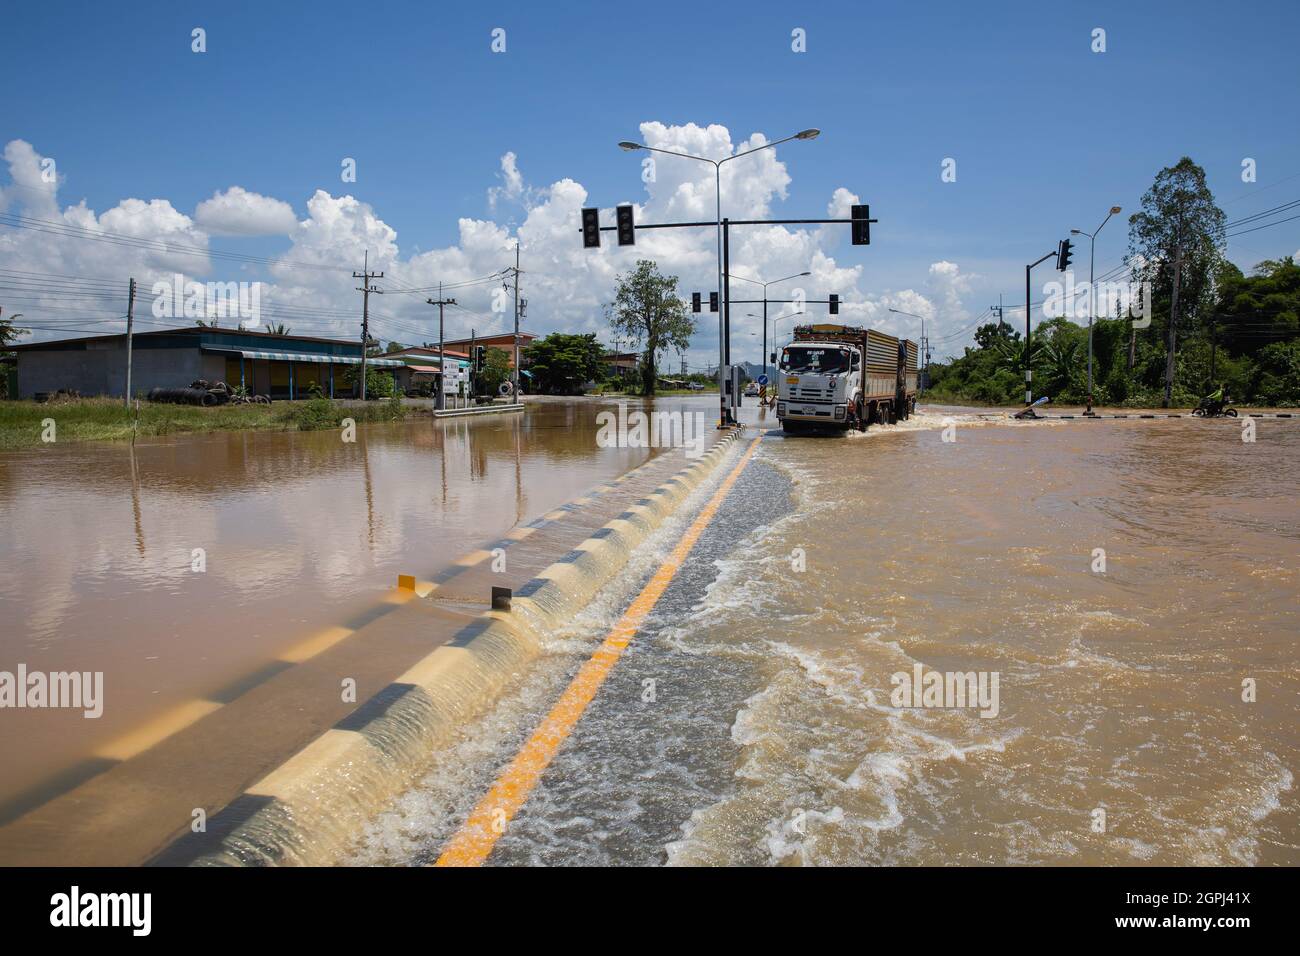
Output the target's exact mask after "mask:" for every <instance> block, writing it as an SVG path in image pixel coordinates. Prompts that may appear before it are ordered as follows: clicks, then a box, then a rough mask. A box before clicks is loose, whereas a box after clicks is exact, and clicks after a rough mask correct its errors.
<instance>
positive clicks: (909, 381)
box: [776, 325, 917, 432]
mask: <svg viewBox="0 0 1300 956" xmlns="http://www.w3.org/2000/svg"><path fill="white" fill-rule="evenodd" d="M916 360H917V347H916V343H915V342H911V341H909V340H907V339H902V340H899V339H896V338H894V336H892V335H887V334H886V333H884V332H878V331H876V330H875V329H862V328H857V327H855V326H850V325H801V326H798V327H797V328H796V329H795V330H794V339H793V341H791V342H790V344H789V345H787V346H786V347H785V348H784V349H782V350H781V355H780V359H779V361H778V363H777V364H778V375H777V388H778V391H777V403H776V415H777V418H778V419H780V421H781V427H782V429H783V430H784V431H787V432H798V431H805V430H808V429H813V428H819V427H820V428H838V429H849V428H856V429H858V430H860V431H865V430H866V429H867V426H869V425H873V424H893V423H894V422H897V421H899V420H900V419H904V418H907V417H908V416H909V415H910V414H911V413H912V412H913V411H915V410H916V384H917V380H916Z"/></svg>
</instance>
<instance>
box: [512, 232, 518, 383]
mask: <svg viewBox="0 0 1300 956" xmlns="http://www.w3.org/2000/svg"><path fill="white" fill-rule="evenodd" d="M511 375H512V378H513V384H514V388H512V389H511V395H512V397H513V400H514V401H516V402H517V401H519V240H518V239H517V238H516V239H515V367H514V369H512V371H511Z"/></svg>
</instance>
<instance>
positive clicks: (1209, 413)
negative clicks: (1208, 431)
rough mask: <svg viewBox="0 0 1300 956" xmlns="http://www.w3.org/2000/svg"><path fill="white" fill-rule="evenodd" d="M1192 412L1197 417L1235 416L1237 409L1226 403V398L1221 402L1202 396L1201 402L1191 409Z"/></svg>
mask: <svg viewBox="0 0 1300 956" xmlns="http://www.w3.org/2000/svg"><path fill="white" fill-rule="evenodd" d="M1192 414H1193V415H1194V416H1195V417H1197V418H1236V417H1237V410H1236V409H1235V408H1233V407H1231V406H1230V405H1229V404H1228V400H1227V399H1226V398H1225V399H1224V400H1223V401H1221V402H1212V401H1210V400H1209V399H1204V398H1203V399H1201V404H1199V405H1197V406H1196V407H1195V408H1194V409H1192Z"/></svg>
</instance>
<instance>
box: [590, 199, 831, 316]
mask: <svg viewBox="0 0 1300 956" xmlns="http://www.w3.org/2000/svg"><path fill="white" fill-rule="evenodd" d="M853 221H854V220H852V219H724V220H723V222H724V223H730V224H731V225H733V226H820V225H825V224H827V223H832V222H846V223H851V222H853ZM717 224H718V223H717V220H714V219H710V220H708V221H707V222H649V223H640V222H639V223H637V224H636V231H637V232H640V231H641V230H642V229H681V228H684V227H686V226H717ZM616 229H618V226H601V227H600V231H601V232H614V231H615V230H616ZM578 231H579V232H582V229H581V228H579V229H578ZM733 301H734V300H733ZM767 301H769V302H771V301H773V300H772V299H768V300H767Z"/></svg>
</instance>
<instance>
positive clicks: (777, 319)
mask: <svg viewBox="0 0 1300 956" xmlns="http://www.w3.org/2000/svg"><path fill="white" fill-rule="evenodd" d="M796 315H803V309H800V310H799V311H798V312H788V313H786V314H785V315H778V316H777V317H776V318H775V319H773V320H772V344H773V345H776V323H778V322H780V321H781V320H782V319H793V318H794V317H795V316H796Z"/></svg>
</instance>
